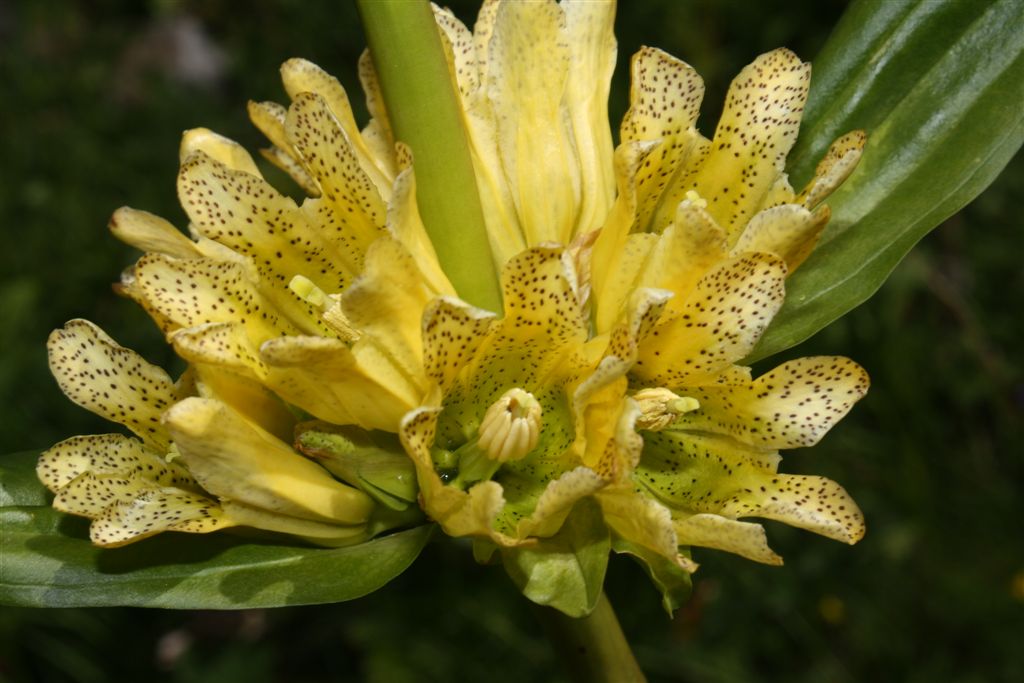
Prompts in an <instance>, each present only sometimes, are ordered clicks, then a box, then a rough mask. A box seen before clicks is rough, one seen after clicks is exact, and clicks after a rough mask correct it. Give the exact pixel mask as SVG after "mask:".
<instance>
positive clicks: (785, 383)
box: [678, 356, 868, 448]
mask: <svg viewBox="0 0 1024 683" xmlns="http://www.w3.org/2000/svg"><path fill="white" fill-rule="evenodd" d="M867 390H868V376H867V373H866V372H865V371H864V369H863V368H861V367H860V366H859V365H857V364H856V363H854V362H853V361H851V360H849V359H848V358H839V357H835V356H813V357H808V358H800V359H798V360H792V361H789V362H788V363H784V364H782V365H780V366H779V367H777V368H775V369H774V370H772V371H771V372H768V373H766V374H764V375H761V376H760V377H758V378H757V379H756V380H753V381H752V382H749V383H745V384H734V385H728V386H726V385H721V386H705V387H700V388H695V389H692V390H689V393H690V395H692V396H693V397H694V398H696V399H697V400H698V401H699V402H700V409H698V410H695V411H693V412H690V413H687V414H685V415H683V416H681V417H680V419H679V422H678V428H680V429H693V430H700V431H707V432H713V433H716V434H724V435H727V436H730V437H732V438H734V439H737V440H739V441H742V442H743V443H746V444H750V445H752V446H757V447H761V448H800V447H802V446H813V445H814V444H816V443H817V442H818V441H819V440H820V439H821V437H823V436H824V435H825V433H826V432H828V430H829V429H831V428H832V426H833V425H834V424H835V423H836V422H838V421H839V420H841V419H842V418H843V416H844V415H846V413H848V412H849V411H850V408H852V407H853V404H854V403H856V402H857V401H859V400H860V399H861V398H862V397H863V396H864V394H865V393H867Z"/></svg>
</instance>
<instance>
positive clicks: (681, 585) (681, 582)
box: [612, 536, 693, 617]
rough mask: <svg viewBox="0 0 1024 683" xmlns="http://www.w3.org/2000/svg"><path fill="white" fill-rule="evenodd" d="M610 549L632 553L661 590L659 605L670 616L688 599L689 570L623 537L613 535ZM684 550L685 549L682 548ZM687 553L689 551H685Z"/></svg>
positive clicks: (691, 582) (690, 587) (689, 590)
mask: <svg viewBox="0 0 1024 683" xmlns="http://www.w3.org/2000/svg"><path fill="white" fill-rule="evenodd" d="M612 549H613V550H614V551H615V552H617V553H622V554H627V555H632V556H633V558H634V559H636V561H637V562H639V563H640V566H641V567H643V568H644V571H645V572H647V575H648V576H649V577H651V581H653V582H654V585H655V586H657V588H658V590H659V591H661V606H662V607H664V608H665V611H666V612H668V615H669V616H670V617H671V616H672V615H673V614H674V613H675V611H676V610H677V609H679V608H680V607H682V606H683V603H685V602H686V601H687V600H689V599H690V593H691V591H692V589H693V580H692V577H691V576H690V572H688V571H686V570H685V569H683V568H681V567H680V566H679V565H677V564H676V563H674V562H670V561H669V559H668V558H667V557H665V556H664V555H659V554H658V553H656V552H654V551H653V550H649V549H647V548H645V547H643V546H642V545H637V544H636V543H632V542H630V541H627V540H626V539H624V538H621V537H619V536H615V537H614V538H613V539H612ZM684 550H685V549H684ZM686 554H687V555H689V552H688V551H687V552H686Z"/></svg>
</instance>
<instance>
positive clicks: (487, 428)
mask: <svg viewBox="0 0 1024 683" xmlns="http://www.w3.org/2000/svg"><path fill="white" fill-rule="evenodd" d="M540 417H541V407H540V403H538V402H537V399H535V398H534V397H533V394H531V393H530V392H528V391H523V390H522V389H509V390H508V391H506V392H505V393H504V394H503V395H502V397H501V398H499V399H498V400H497V401H495V402H494V403H493V404H492V405H491V407H490V408H488V409H487V413H486V414H484V419H483V421H481V423H480V429H479V432H478V437H477V444H478V445H479V447H480V448H481V449H483V451H484V452H485V453H487V457H489V458H490V459H491V460H497V461H498V462H507V461H509V460H518V459H519V458H522V457H523V456H524V455H526V454H527V453H529V452H530V451H532V450H533V449H534V448H535V447H536V446H537V441H538V439H540Z"/></svg>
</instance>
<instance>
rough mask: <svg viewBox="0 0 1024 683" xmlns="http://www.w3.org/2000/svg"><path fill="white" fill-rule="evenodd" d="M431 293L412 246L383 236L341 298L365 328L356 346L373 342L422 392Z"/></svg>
mask: <svg viewBox="0 0 1024 683" xmlns="http://www.w3.org/2000/svg"><path fill="white" fill-rule="evenodd" d="M430 296H431V292H430V290H429V288H428V287H427V285H426V282H425V280H424V278H423V275H422V274H421V273H420V270H419V268H418V267H417V265H416V262H415V260H414V259H413V258H412V256H411V255H410V254H409V251H408V250H407V249H406V248H405V247H404V246H403V245H402V243H401V242H399V241H398V240H395V239H392V238H390V237H385V238H382V239H380V240H378V241H376V242H374V243H373V245H372V246H371V247H370V250H369V251H368V252H367V254H366V267H365V269H364V270H363V273H362V274H361V275H360V276H359V278H358V279H357V280H356V281H355V282H354V283H353V284H352V286H351V287H350V288H349V289H348V291H346V292H345V293H344V294H343V295H342V298H341V306H342V310H343V311H344V312H345V316H346V317H347V318H348V320H349V322H350V323H351V324H352V325H353V326H354V327H355V328H356V329H358V330H359V331H360V332H361V333H362V336H361V337H360V338H359V341H357V342H356V348H358V349H362V348H364V347H368V346H373V347H375V348H376V349H377V350H378V351H379V353H380V354H381V355H383V356H385V357H387V358H389V359H390V360H391V361H392V363H393V364H394V365H395V367H397V368H398V369H399V370H401V371H402V373H403V374H404V375H405V376H406V377H407V379H408V381H409V382H410V383H411V384H414V385H416V386H418V387H419V389H420V391H421V394H422V393H425V392H426V376H425V374H424V372H423V336H422V327H421V321H422V320H423V310H424V309H425V308H426V305H427V301H429V299H430Z"/></svg>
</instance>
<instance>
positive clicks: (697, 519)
mask: <svg viewBox="0 0 1024 683" xmlns="http://www.w3.org/2000/svg"><path fill="white" fill-rule="evenodd" d="M674 524H675V529H676V536H677V537H678V538H679V543H680V544H681V545H691V546H693V545H696V546H701V547H704V548H715V549H717V550H724V551H726V552H728V553H736V554H737V555H740V556H742V557H745V558H747V559H748V560H753V561H755V562H763V563H764V564H774V565H781V564H782V558H781V557H779V556H778V555H776V554H775V553H774V552H773V551H772V549H771V548H769V547H768V537H767V536H766V535H765V532H764V527H763V526H761V525H760V524H754V523H752V522H738V521H736V520H734V519H729V518H727V517H722V516H720V515H713V514H708V513H701V514H696V515H691V516H688V517H685V518H682V519H676V520H675V521H674Z"/></svg>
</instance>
